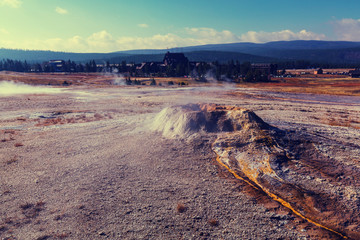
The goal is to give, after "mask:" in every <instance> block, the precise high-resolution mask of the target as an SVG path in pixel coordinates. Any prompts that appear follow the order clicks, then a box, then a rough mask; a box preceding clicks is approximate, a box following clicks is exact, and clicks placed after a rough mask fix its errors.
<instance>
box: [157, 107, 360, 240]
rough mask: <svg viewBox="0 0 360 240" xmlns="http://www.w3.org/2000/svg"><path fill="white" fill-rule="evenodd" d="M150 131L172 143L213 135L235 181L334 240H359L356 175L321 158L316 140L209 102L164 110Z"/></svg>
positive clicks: (247, 112) (215, 148) (359, 173)
mask: <svg viewBox="0 0 360 240" xmlns="http://www.w3.org/2000/svg"><path fill="white" fill-rule="evenodd" d="M152 128H153V130H155V131H159V132H161V133H162V134H163V136H164V137H167V138H172V139H191V138H196V137H198V136H200V135H204V134H215V135H216V140H215V141H214V142H213V143H212V145H211V148H212V150H213V151H214V153H215V154H216V157H217V161H218V163H219V164H220V165H221V166H222V167H223V168H225V169H227V170H228V171H229V172H230V173H231V174H233V175H234V176H235V177H236V178H237V179H239V181H244V182H246V183H247V184H249V185H250V186H252V187H253V188H256V189H258V190H260V191H262V192H263V193H265V194H266V195H268V196H269V197H270V198H272V199H273V200H274V201H277V202H278V203H280V204H282V205H283V206H285V207H286V208H288V209H289V210H291V211H292V212H293V213H294V214H296V215H297V216H299V217H301V218H302V219H304V220H306V221H308V222H309V223H312V224H314V225H316V226H318V227H320V228H321V229H323V230H325V231H327V232H328V233H329V234H331V235H332V236H335V238H340V239H346V238H348V239H360V214H359V209H360V200H359V199H360V198H359V195H358V191H357V190H356V189H359V186H357V185H356V184H359V182H360V181H359V180H360V179H359V178H360V177H359V176H360V171H359V170H358V169H357V168H351V169H350V168H349V166H346V165H342V164H341V163H339V162H337V163H335V161H334V159H331V158H329V157H325V156H323V155H322V154H321V153H320V152H319V151H318V150H317V148H316V144H317V143H316V142H312V140H309V139H302V137H301V136H300V135H297V134H295V133H291V132H287V131H284V130H280V129H278V128H275V127H272V126H270V125H269V124H267V123H265V122H264V121H263V120H262V119H261V118H260V117H258V116H257V115H256V114H255V113H254V112H252V111H250V110H248V109H244V108H240V107H234V106H221V105H215V104H188V105H183V106H173V107H167V108H165V109H163V110H162V111H161V112H160V113H158V114H157V116H156V117H155V119H154V122H153V125H152ZM339 176H348V177H347V178H339ZM349 179H353V181H351V182H350V180H349ZM354 186H355V187H354ZM349 192H352V195H351V194H350V195H349Z"/></svg>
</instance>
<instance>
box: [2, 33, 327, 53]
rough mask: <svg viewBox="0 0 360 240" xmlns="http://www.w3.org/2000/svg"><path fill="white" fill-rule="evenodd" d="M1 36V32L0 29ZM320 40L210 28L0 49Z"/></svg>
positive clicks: (313, 35) (317, 36) (97, 36)
mask: <svg viewBox="0 0 360 240" xmlns="http://www.w3.org/2000/svg"><path fill="white" fill-rule="evenodd" d="M0 33H1V30H0ZM296 39H303V40H311V39H315V40H320V39H325V35H323V34H316V33H313V32H309V31H306V30H302V31H300V32H292V31H290V30H283V31H279V32H247V33H245V34H243V35H241V36H237V35H236V34H234V33H232V32H230V31H228V30H223V31H216V30H215V29H212V28H185V29H184V31H183V32H182V35H180V34H173V33H168V34H156V35H153V36H149V37H128V36H118V37H116V36H113V35H112V34H110V33H109V32H107V31H106V30H103V31H100V32H96V33H93V34H91V35H90V36H88V37H83V36H73V37H71V38H68V39H62V38H53V39H47V40H28V41H24V42H21V43H17V44H16V43H14V42H5V41H4V39H2V40H0V44H1V45H2V46H3V47H8V48H25V49H39V50H54V51H68V52H113V51H120V50H129V49H164V48H174V47H185V46H195V45H204V44H216V43H232V42H268V41H280V40H296Z"/></svg>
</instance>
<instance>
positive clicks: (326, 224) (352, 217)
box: [0, 86, 360, 239]
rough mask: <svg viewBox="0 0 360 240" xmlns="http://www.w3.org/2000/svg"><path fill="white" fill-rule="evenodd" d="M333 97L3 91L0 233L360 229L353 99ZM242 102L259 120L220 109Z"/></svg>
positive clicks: (298, 234) (266, 235)
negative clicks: (242, 120) (244, 121)
mask: <svg viewBox="0 0 360 240" xmlns="http://www.w3.org/2000/svg"><path fill="white" fill-rule="evenodd" d="M320 97H321V96H320ZM330 99H331V101H330V100H327V99H323V98H321V100H318V99H316V98H314V95H306V94H305V95H301V96H298V95H296V94H282V93H272V92H264V91H260V90H256V89H244V88H241V89H236V88H228V87H226V88H218V87H213V88H201V87H198V88H189V87H188V88H161V87H102V88H96V87H86V86H82V87H70V88H67V89H62V90H61V91H59V92H56V93H46V92H41V93H37V94H31V93H27V94H25V95H23V94H22V95H21V94H20V95H18V94H15V95H3V96H0V108H1V109H2V111H1V112H0V130H1V132H0V134H1V136H0V137H1V141H0V160H1V162H0V204H1V208H0V237H1V238H2V239H323V238H328V239H342V238H345V237H348V238H353V239H356V237H357V236H358V234H359V229H358V221H359V220H358V219H357V217H358V208H359V192H358V189H359V187H358V186H359V181H358V176H359V175H358V171H359V166H360V165H359V158H358V156H359V141H360V140H359V137H360V132H359V126H360V125H359V124H360V119H359V116H360V115H359V111H360V104H359V103H358V102H357V99H356V98H354V100H353V101H352V99H350V100H349V99H347V100H346V101H345V100H344V99H342V98H341V97H337V96H332V97H331V98H330ZM334 99H336V101H334V102H335V103H334V102H332V101H333V100H334ZM189 103H191V104H192V105H187V104H189ZM197 103H204V104H210V105H196V104H197ZM211 104H219V105H221V106H223V105H227V106H231V107H227V108H225V109H217V107H214V106H217V105H211ZM183 105H186V106H192V107H190V110H189V108H188V109H187V110H186V109H185V110H186V111H185V112H189V113H191V114H190V115H189V116H191V117H190V118H188V117H187V115H186V114H185V115H184V114H183V113H184V111H183V108H179V107H177V106H183ZM204 106H206V107H204ZM194 107H195V109H194ZM240 108H241V109H242V108H246V109H250V110H251V111H250V112H251V114H250V115H249V116H256V117H254V119H255V120H256V121H250V122H248V124H250V125H248V127H244V126H243V125H242V123H239V121H235V122H238V123H239V124H238V125H239V126H235V125H234V121H232V120H231V121H230V120H229V119H237V117H236V116H235V115H236V114H235V113H234V114H235V115H234V116H232V117H234V118H232V117H229V118H223V116H225V115H226V114H227V113H226V114H224V113H217V112H222V111H223V112H231V111H234V110H237V111H240V110H239V109H240ZM225 110H226V111H225ZM196 112H197V113H196ZM206 112H207V113H206ZM212 112H213V113H212ZM250 112H248V113H250ZM253 113H254V115H252V114H253ZM209 114H210V115H209ZM212 114H213V115H212ZM229 114H230V115H229V116H231V113H229ZM255 114H256V115H255ZM181 117H183V119H182V120H181ZM250 118H251V117H250ZM191 119H193V120H194V121H190V120H191ZM259 119H260V120H261V119H262V120H261V121H260V120H259ZM164 120H165V121H164ZM195 120H196V121H195ZM237 120H238V119H237ZM184 123H185V124H184ZM259 123H261V124H259ZM251 124H253V125H254V126H252V125H251ZM261 134H262V135H261ZM248 153H249V155H250V156H247V155H246V156H247V157H246V158H244V157H243V156H244V155H245V154H248ZM268 156H269V158H268ZM216 159H217V160H218V161H216ZM240 160H244V161H248V163H249V164H246V162H241V161H240ZM256 161H257V163H256ZM250 163H251V164H250ZM259 164H260V165H259ZM261 164H262V165H261ZM244 166H246V167H247V168H245V167H244ZM263 169H267V170H268V171H264V170H263ZM238 178H240V179H238ZM252 185H253V186H252ZM269 193H272V194H274V195H276V196H277V197H278V198H281V199H282V200H283V201H286V202H288V203H289V204H290V206H287V205H286V204H283V203H281V201H279V199H276V198H275V197H273V196H272V195H271V194H269ZM287 193H290V194H287ZM310 193H311V194H310ZM292 208H293V209H292ZM294 210H295V211H294ZM297 213H299V214H297Z"/></svg>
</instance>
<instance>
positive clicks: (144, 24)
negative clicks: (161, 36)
mask: <svg viewBox="0 0 360 240" xmlns="http://www.w3.org/2000/svg"><path fill="white" fill-rule="evenodd" d="M138 27H140V28H148V27H149V25H147V24H146V23H140V24H138Z"/></svg>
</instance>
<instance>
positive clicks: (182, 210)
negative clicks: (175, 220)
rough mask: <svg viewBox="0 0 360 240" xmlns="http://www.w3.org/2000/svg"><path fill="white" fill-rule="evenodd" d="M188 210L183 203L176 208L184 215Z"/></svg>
mask: <svg viewBox="0 0 360 240" xmlns="http://www.w3.org/2000/svg"><path fill="white" fill-rule="evenodd" d="M186 209H187V207H186V206H185V205H184V204H182V203H178V205H177V206H176V210H177V211H178V212H179V213H183V212H185V211H186Z"/></svg>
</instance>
